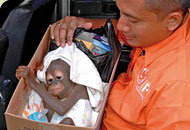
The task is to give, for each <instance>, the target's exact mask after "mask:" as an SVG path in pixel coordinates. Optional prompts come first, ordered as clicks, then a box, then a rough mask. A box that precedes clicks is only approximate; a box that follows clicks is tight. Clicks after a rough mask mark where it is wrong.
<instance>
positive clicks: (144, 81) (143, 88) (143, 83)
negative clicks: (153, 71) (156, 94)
mask: <svg viewBox="0 0 190 130" xmlns="http://www.w3.org/2000/svg"><path fill="white" fill-rule="evenodd" d="M148 75H149V70H148V68H144V69H143V70H142V72H141V73H140V74H139V75H137V86H136V90H137V92H138V93H139V95H140V96H141V99H142V100H144V97H145V96H147V95H148V94H149V93H150V92H151V83H150V82H149V81H148Z"/></svg>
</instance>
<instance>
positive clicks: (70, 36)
mask: <svg viewBox="0 0 190 130" xmlns="http://www.w3.org/2000/svg"><path fill="white" fill-rule="evenodd" d="M77 26H78V21H77V18H76V17H73V18H72V20H71V22H70V23H69V27H68V31H67V42H68V45H71V44H72V41H73V35H74V32H75V29H76V28H77Z"/></svg>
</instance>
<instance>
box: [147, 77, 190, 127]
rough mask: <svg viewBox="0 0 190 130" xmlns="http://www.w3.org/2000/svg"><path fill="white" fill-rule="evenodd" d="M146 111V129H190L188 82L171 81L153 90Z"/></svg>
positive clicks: (189, 91)
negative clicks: (153, 93)
mask: <svg viewBox="0 0 190 130" xmlns="http://www.w3.org/2000/svg"><path fill="white" fill-rule="evenodd" d="M155 93H156V94H155V95H154V96H153V97H152V100H151V101H150V103H149V105H148V106H147V112H146V116H145V117H146V122H147V123H146V130H190V83H187V82H182V81H172V82H170V83H167V84H166V85H164V87H162V88H159V89H157V90H156V91H155Z"/></svg>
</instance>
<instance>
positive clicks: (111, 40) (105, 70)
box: [74, 19, 121, 82]
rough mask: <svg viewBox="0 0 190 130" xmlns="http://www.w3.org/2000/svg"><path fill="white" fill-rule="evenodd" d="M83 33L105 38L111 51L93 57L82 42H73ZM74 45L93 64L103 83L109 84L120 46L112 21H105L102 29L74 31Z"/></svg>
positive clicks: (79, 29)
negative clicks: (91, 33)
mask: <svg viewBox="0 0 190 130" xmlns="http://www.w3.org/2000/svg"><path fill="white" fill-rule="evenodd" d="M83 31H87V32H93V33H95V34H98V35H100V36H104V37H107V40H108V44H109V45H110V47H111V51H107V52H106V53H104V54H100V55H96V56H95V55H94V54H93V53H92V52H91V51H90V50H89V49H88V48H87V47H86V46H85V45H84V43H83V41H78V40H75V38H76V37H77V36H78V35H79V34H80V33H82V32H83ZM74 43H75V44H76V46H77V47H78V48H79V49H80V50H82V51H83V52H84V53H85V54H86V55H87V56H88V57H89V58H90V59H91V60H92V62H93V63H94V64H95V66H96V67H97V69H98V72H99V73H100V76H101V78H102V81H103V82H109V79H110V76H111V74H112V70H113V67H114V65H115V63H116V60H117V58H118V56H119V54H120V51H121V44H120V42H119V40H118V38H117V36H116V34H115V31H114V27H113V24H112V21H111V20H110V19H108V20H107V22H106V24H105V25H104V27H100V28H97V29H94V30H90V31H89V30H84V29H81V28H78V29H76V31H75V35H74Z"/></svg>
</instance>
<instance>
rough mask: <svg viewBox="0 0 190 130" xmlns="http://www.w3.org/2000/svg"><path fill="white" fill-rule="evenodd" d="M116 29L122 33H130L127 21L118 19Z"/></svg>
mask: <svg viewBox="0 0 190 130" xmlns="http://www.w3.org/2000/svg"><path fill="white" fill-rule="evenodd" d="M117 29H118V30H120V31H123V32H130V27H129V25H128V24H127V20H125V19H124V18H122V17H120V18H119V21H118V23H117Z"/></svg>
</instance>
